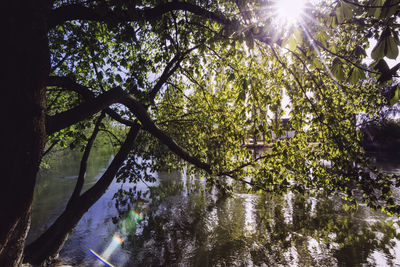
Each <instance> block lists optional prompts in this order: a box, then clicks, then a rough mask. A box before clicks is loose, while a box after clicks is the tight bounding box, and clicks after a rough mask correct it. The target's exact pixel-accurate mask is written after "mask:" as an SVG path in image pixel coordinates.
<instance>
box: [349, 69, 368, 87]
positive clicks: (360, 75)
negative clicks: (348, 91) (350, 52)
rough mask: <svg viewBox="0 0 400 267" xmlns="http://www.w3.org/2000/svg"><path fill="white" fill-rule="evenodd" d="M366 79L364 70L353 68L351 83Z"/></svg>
mask: <svg viewBox="0 0 400 267" xmlns="http://www.w3.org/2000/svg"><path fill="white" fill-rule="evenodd" d="M365 78H366V76H365V73H364V71H363V70H361V69H359V68H353V69H352V70H351V74H350V77H349V79H350V82H351V83H353V84H355V83H357V82H358V81H360V80H364V79H365Z"/></svg>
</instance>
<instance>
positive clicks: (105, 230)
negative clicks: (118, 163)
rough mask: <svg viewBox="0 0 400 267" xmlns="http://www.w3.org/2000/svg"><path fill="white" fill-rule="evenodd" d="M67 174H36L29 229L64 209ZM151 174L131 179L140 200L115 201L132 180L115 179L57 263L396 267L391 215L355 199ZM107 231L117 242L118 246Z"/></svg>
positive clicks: (399, 232) (395, 223)
mask: <svg viewBox="0 0 400 267" xmlns="http://www.w3.org/2000/svg"><path fill="white" fill-rule="evenodd" d="M100 154H101V153H100ZM108 155H109V154H108ZM100 158H101V159H100ZM63 161H64V160H63ZM77 161H78V163H79V158H78V159H77ZM108 161H109V157H108V158H107V157H102V156H99V160H98V163H97V165H96V166H97V167H96V168H97V169H96V171H95V170H94V171H93V173H92V174H91V176H90V175H89V176H90V177H91V178H89V179H88V180H89V181H91V182H92V183H93V182H94V181H95V180H96V177H97V178H98V176H99V174H101V173H102V171H103V169H104V168H105V167H106V166H107V163H108ZM67 162H68V161H65V164H66V163H67ZM63 164H64V163H63ZM71 164H72V163H71ZM71 166H72V165H71ZM74 168H75V167H74ZM96 172H97V175H96ZM70 176H73V174H72V173H68V171H67V172H64V173H63V175H61V174H55V175H53V176H51V175H50V176H47V178H43V177H41V179H42V180H40V183H43V185H41V187H39V189H38V192H37V195H36V197H35V206H34V217H33V229H32V231H33V233H31V235H35V234H38V232H40V231H43V230H44V229H43V228H41V227H38V225H41V224H44V225H48V224H49V222H48V221H51V220H52V219H53V216H54V214H56V213H60V212H61V209H62V207H63V205H65V201H66V199H67V198H68V196H69V194H70V192H72V189H73V184H74V179H72V178H69V177H70ZM157 180H158V181H157V182H156V183H154V184H147V185H146V184H144V183H139V184H136V189H137V191H141V195H140V197H138V194H137V193H134V194H133V195H129V194H125V193H120V194H119V197H118V198H116V199H114V198H113V196H114V194H115V193H116V192H118V191H119V190H120V189H121V188H124V189H125V190H129V188H131V187H132V186H133V185H129V184H125V185H123V186H122V185H120V184H117V183H114V184H113V185H112V186H111V188H110V189H109V190H108V191H107V192H106V194H105V195H104V196H103V197H102V198H101V199H100V200H99V201H98V202H97V203H96V204H95V205H94V206H93V207H92V208H91V209H90V210H89V211H88V212H87V213H86V214H85V216H84V217H83V218H82V220H81V221H80V222H79V224H78V225H77V227H76V229H75V230H74V232H73V233H72V234H71V236H70V239H69V240H68V241H67V243H66V245H65V247H64V249H63V251H62V252H61V257H62V258H63V259H64V261H66V262H69V263H72V264H76V265H77V266H104V265H102V264H100V261H98V260H97V259H96V258H95V257H94V256H93V255H92V254H91V253H90V252H89V249H92V250H93V251H96V252H97V253H99V254H102V255H103V256H104V255H106V254H108V255H107V260H109V262H111V263H112V264H114V265H115V266H400V222H399V218H397V217H388V216H386V215H384V214H382V213H379V212H375V211H371V210H370V209H368V208H367V207H365V206H362V205H361V206H359V208H358V209H357V210H351V209H350V210H347V211H346V210H345V209H343V205H344V204H345V202H344V201H342V200H341V199H337V198H327V197H324V196H321V195H311V194H308V195H298V194H293V193H288V194H285V195H282V196H279V195H272V194H246V193H237V194H235V195H234V196H233V197H229V198H226V197H222V196H219V195H218V194H217V193H216V192H215V191H214V190H209V189H207V188H206V186H205V183H204V180H202V179H198V178H196V177H190V178H188V177H186V176H185V175H182V174H180V173H178V172H172V173H159V174H158V175H157ZM69 181H70V182H69ZM55 184H56V185H55ZM53 186H57V188H58V187H59V189H55V188H53ZM46 188H47V189H46ZM50 189H51V190H55V191H50ZM46 190H49V191H48V192H57V193H59V195H57V194H55V195H57V196H53V193H52V195H48V193H46V192H47V191H46ZM53 202H57V203H53ZM50 205H52V206H50ZM57 205H58V206H57ZM57 209H58V210H57ZM41 211H42V213H40V212H41ZM35 213H36V215H35ZM45 213H46V214H47V215H44V214H45ZM40 214H41V215H40ZM113 235H118V236H120V237H121V238H122V239H123V240H124V242H123V243H122V244H120V243H118V242H117V243H116V242H115V238H114V239H113V238H112V236H113ZM105 257H106V256H105Z"/></svg>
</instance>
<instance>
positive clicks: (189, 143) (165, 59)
mask: <svg viewBox="0 0 400 267" xmlns="http://www.w3.org/2000/svg"><path fill="white" fill-rule="evenodd" d="M50 3H51V4H50V6H49V7H48V12H47V13H46V16H45V17H46V20H47V23H48V26H49V31H48V38H49V48H50V63H51V71H50V77H49V80H48V84H47V85H48V86H47V91H46V97H47V104H48V109H47V120H46V127H47V134H48V146H51V144H53V143H54V142H60V143H62V144H63V145H64V144H69V145H70V146H71V147H73V146H76V145H81V146H82V147H83V146H84V144H85V143H86V142H87V141H88V138H87V137H86V136H85V135H84V133H85V131H87V130H88V129H91V128H92V126H93V125H94V124H95V123H94V121H95V120H96V119H97V116H95V114H97V113H99V112H101V111H104V113H105V114H107V118H106V120H107V121H108V125H109V126H110V125H111V126H112V125H115V126H117V125H118V126H121V125H124V127H126V130H127V131H128V128H130V127H131V128H132V129H133V128H135V129H137V131H140V134H139V135H138V137H137V138H138V139H137V142H136V143H135V144H136V145H135V146H134V149H133V151H132V153H131V157H130V159H129V160H127V161H126V162H125V167H124V168H123V169H122V170H121V171H120V178H124V177H125V178H126V177H128V178H131V179H132V177H129V176H132V175H135V176H140V175H143V172H141V171H140V169H142V170H145V169H148V168H150V169H151V170H159V169H161V168H165V167H169V168H172V167H174V168H176V167H178V168H181V169H182V168H188V170H192V171H200V172H202V173H203V175H204V176H205V177H206V178H207V179H208V181H210V183H216V184H217V185H218V186H220V187H221V188H223V189H224V190H228V191H229V190H231V188H232V186H233V185H234V184H244V185H246V186H247V187H249V189H250V190H254V191H258V190H266V191H276V192H282V191H286V190H295V191H299V192H304V191H308V190H323V191H325V192H327V193H329V194H339V195H341V196H342V197H343V198H346V199H351V200H353V201H361V202H365V203H367V204H368V205H369V206H371V207H374V208H381V209H383V210H385V211H387V212H389V213H398V212H399V211H400V209H399V208H400V206H399V203H397V202H396V200H395V199H394V197H393V195H392V189H393V187H395V186H399V185H400V179H399V178H398V177H397V176H393V175H392V176H391V175H387V174H385V173H383V172H381V171H379V170H378V169H377V168H376V167H374V165H373V164H372V162H371V160H370V159H369V158H368V156H367V155H366V154H365V152H364V151H363V148H362V147H361V146H360V142H361V140H362V138H363V134H362V132H361V131H360V124H363V123H367V121H366V120H360V119H359V118H360V115H359V114H367V115H368V116H371V117H374V116H375V117H376V116H378V115H379V112H380V110H381V109H382V107H383V106H384V105H389V104H392V105H393V104H395V103H396V102H397V101H398V100H399V89H398V87H397V85H395V83H393V81H394V79H395V77H396V75H397V70H398V68H399V66H400V65H397V66H395V67H393V68H389V67H388V64H387V62H386V59H395V58H397V56H398V53H399V51H398V46H399V45H400V42H399V37H398V28H399V24H398V16H399V12H400V10H399V1H398V0H386V1H385V0H374V1H372V0H363V1H354V2H353V1H350V0H340V1H310V2H309V3H308V4H307V5H306V10H305V12H304V13H305V14H304V15H303V16H302V19H301V21H299V22H298V23H296V24H293V25H282V24H280V23H279V21H277V18H276V16H275V15H274V14H275V13H274V12H275V11H274V8H275V5H276V1H270V0H254V1H243V0H235V1H230V0H219V1H208V0H193V1H185V2H184V1H152V0H141V1H139V0H137V1H136V0H135V1H127V0H124V1H113V0H101V1H75V0H74V1H69V0H59V1H50ZM374 41H376V44H375V46H374V47H373V49H372V53H371V58H372V59H371V58H370V57H369V55H368V54H367V52H366V51H367V49H368V48H369V46H370V45H371V44H372V43H374ZM367 62H372V63H370V64H369V63H367ZM384 87H385V88H388V87H389V91H390V92H389V94H388V93H384V92H383V91H384V90H382V89H383V88H384ZM386 91H388V90H386ZM283 99H288V101H285V102H284V101H283ZM283 102H284V106H283V104H282V103H283ZM282 116H285V117H290V124H291V127H292V128H293V129H294V130H295V131H296V135H295V137H294V138H291V139H284V140H276V139H275V138H274V137H273V134H272V133H273V132H275V133H276V134H277V136H280V133H283V132H284V130H285V128H282V127H277V124H276V118H279V117H282ZM99 127H100V128H101V127H102V126H101V125H100V126H98V127H97V128H99ZM97 128H96V129H97ZM103 128H104V127H103ZM116 128H117V129H120V127H116ZM139 129H140V130H139ZM106 130H107V131H109V132H110V133H111V134H112V135H113V137H114V138H115V139H116V140H119V139H120V138H121V136H120V135H118V134H116V133H113V127H108V128H107V129H106ZM286 130H288V129H286ZM249 132H251V133H254V134H256V135H264V136H265V138H266V141H265V142H266V143H268V144H271V146H272V148H271V149H270V150H268V151H266V152H265V153H264V154H262V155H261V156H259V157H257V158H254V157H253V156H252V153H251V152H250V151H249V150H248V149H246V148H245V147H244V146H242V142H243V140H244V139H246V138H247V134H248V133H249ZM130 136H132V137H133V138H136V135H135V134H134V133H131V134H130ZM131 141H132V140H131ZM124 149H125V150H126V148H124ZM125 150H124V151H125ZM121 157H122V156H121ZM138 157H140V158H141V159H143V161H142V162H140V161H138V160H137V159H138ZM149 161H150V163H148V162H149ZM187 163H189V164H187ZM149 164H150V165H149ZM138 170H139V171H138ZM223 176H228V177H230V178H232V180H233V184H223V183H221V182H220V177H223ZM144 177H145V178H146V177H147V178H148V179H151V178H150V176H146V175H145V176H144ZM133 180H134V179H133ZM358 192H360V193H358ZM355 193H357V197H355Z"/></svg>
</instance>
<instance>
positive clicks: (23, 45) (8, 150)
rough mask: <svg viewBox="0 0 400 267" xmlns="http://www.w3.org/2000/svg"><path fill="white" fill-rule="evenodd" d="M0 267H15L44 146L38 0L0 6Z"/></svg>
mask: <svg viewBox="0 0 400 267" xmlns="http://www.w3.org/2000/svg"><path fill="white" fill-rule="evenodd" d="M2 10H3V11H4V12H3V13H4V14H3V15H2V19H3V21H4V20H5V21H4V22H5V23H4V22H3V23H2V25H3V27H4V31H3V34H2V43H3V44H5V47H4V48H3V49H2V52H3V53H2V54H3V57H2V63H1V65H2V66H3V68H2V71H1V74H2V78H1V79H0V80H1V85H0V86H1V88H0V92H1V93H0V94H1V100H2V104H1V105H0V106H1V113H0V114H2V115H1V123H2V125H3V128H2V130H1V133H0V147H1V151H2V154H3V156H2V160H1V178H0V179H1V180H0V211H1V220H0V266H4V267H7V266H19V263H20V261H21V257H22V251H23V247H24V243H25V238H26V234H27V231H28V229H29V224H30V213H31V205H32V197H33V191H34V186H35V181H36V174H37V171H38V168H39V163H40V160H41V154H42V151H43V145H44V141H45V86H46V81H47V77H48V76H49V51H48V39H47V26H46V20H45V12H46V10H45V4H44V1H42V0H36V1H30V0H12V1H5V3H2Z"/></svg>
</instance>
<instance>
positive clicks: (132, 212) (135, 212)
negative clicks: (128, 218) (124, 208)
mask: <svg viewBox="0 0 400 267" xmlns="http://www.w3.org/2000/svg"><path fill="white" fill-rule="evenodd" d="M131 214H132V215H133V216H135V217H136V218H137V219H138V220H143V217H142V215H140V213H139V212H137V211H136V210H133V209H132V210H131Z"/></svg>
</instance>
